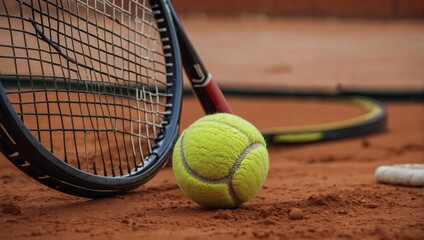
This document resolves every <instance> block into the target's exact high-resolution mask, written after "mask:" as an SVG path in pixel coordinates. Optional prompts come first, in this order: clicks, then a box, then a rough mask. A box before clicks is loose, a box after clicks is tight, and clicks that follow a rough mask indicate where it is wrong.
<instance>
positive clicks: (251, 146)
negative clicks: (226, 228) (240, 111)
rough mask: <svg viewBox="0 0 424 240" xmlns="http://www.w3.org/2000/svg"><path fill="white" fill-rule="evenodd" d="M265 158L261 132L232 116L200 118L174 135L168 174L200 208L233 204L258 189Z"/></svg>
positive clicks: (264, 174)
mask: <svg viewBox="0 0 424 240" xmlns="http://www.w3.org/2000/svg"><path fill="white" fill-rule="evenodd" d="M268 167H269V160H268V152H267V149H266V143H265V140H264V138H263V136H262V134H261V133H260V132H259V131H258V130H257V129H256V128H255V127H254V126H253V125H252V124H250V123H249V122H247V121H246V120H244V119H242V118H240V117H237V116H235V115H231V114H226V113H218V114H213V115H207V116H205V117H202V118H200V119H199V120H197V121H196V122H194V123H193V124H192V125H190V126H189V127H188V128H187V129H186V130H184V131H183V133H182V134H181V136H180V137H179V139H178V141H177V143H176V145H175V148H174V152H173V169H174V175H175V178H176V180H177V183H178V185H179V186H180V188H181V190H182V191H183V193H184V194H185V195H186V196H188V197H189V198H191V199H192V200H193V201H195V202H196V203H198V204H199V205H201V206H203V207H206V208H234V207H238V206H240V205H241V204H243V203H245V202H247V201H249V200H250V199H251V198H252V197H253V196H255V195H256V193H257V192H258V191H259V190H260V189H261V187H262V185H263V184H264V181H265V178H266V176H267V173H268Z"/></svg>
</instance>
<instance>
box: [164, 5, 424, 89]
mask: <svg viewBox="0 0 424 240" xmlns="http://www.w3.org/2000/svg"><path fill="white" fill-rule="evenodd" d="M172 3H173V5H174V7H175V8H176V10H177V12H178V14H179V16H180V17H181V18H182V22H183V24H184V26H185V28H186V30H187V32H188V33H189V35H190V38H191V39H192V40H193V42H194V44H195V46H196V48H197V49H198V51H199V52H200V54H201V56H202V58H203V59H204V61H205V63H206V65H207V67H208V68H209V70H210V71H211V72H212V74H213V75H214V76H215V79H216V80H217V82H218V83H219V84H221V85H230V86H254V87H263V86H268V87H278V88H295V89H297V88H302V89H304V88H312V89H324V90H329V91H333V90H335V89H338V88H340V87H342V88H365V89H388V90H402V91H410V90H414V91H417V90H419V91H424V0H297V1H292V0H262V1H253V0H231V1H228V0H214V1H208V0H173V1H172Z"/></svg>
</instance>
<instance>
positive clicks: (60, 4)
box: [0, 0, 385, 198]
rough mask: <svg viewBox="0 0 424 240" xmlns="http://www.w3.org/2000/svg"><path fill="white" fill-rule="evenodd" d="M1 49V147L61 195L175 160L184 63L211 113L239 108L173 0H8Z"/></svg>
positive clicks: (124, 183)
mask: <svg viewBox="0 0 424 240" xmlns="http://www.w3.org/2000/svg"><path fill="white" fill-rule="evenodd" d="M0 52H1V56H0V112H1V114H0V150H1V152H2V153H3V154H4V155H5V156H6V157H7V158H8V159H9V160H10V161H11V162H12V163H13V164H14V165H15V166H17V167H18V168H19V169H20V170H22V171H23V172H25V173H26V174H27V175H29V176H31V177H32V178H34V179H35V180H37V181H39V182H41V183H43V184H45V185H46V186H49V187H51V188H53V189H56V190H58V191H61V192H64V193H68V194H72V195H76V196H82V197H89V198H97V197H107V196H112V195H115V194H121V193H125V192H128V191H130V190H132V189H134V188H136V187H138V186H139V185H141V184H143V183H145V182H146V181H148V180H149V179H151V178H152V177H153V176H154V175H155V174H156V173H157V172H158V171H159V169H160V168H162V167H163V166H164V165H165V164H166V163H167V161H168V156H169V154H170V152H171V150H172V147H173V145H174V143H175V141H176V139H177V137H178V133H179V128H178V125H179V114H180V110H181V101H182V95H183V86H182V82H183V81H182V67H184V69H185V72H186V74H187V76H188V78H189V80H190V82H191V84H192V89H193V91H194V92H195V94H196V95H197V97H198V98H199V100H200V102H201V104H202V106H203V108H204V110H205V112H206V113H207V114H208V113H214V112H228V113H231V112H232V110H231V108H230V106H229V105H228V103H227V101H226V100H225V98H224V95H223V94H222V92H221V91H220V89H219V87H218V86H217V85H216V83H215V82H214V81H213V79H212V77H211V74H210V73H209V72H208V71H207V69H206V68H205V65H204V64H203V63H202V61H201V59H200V57H199V55H198V54H197V53H196V51H195V49H194V48H193V46H192V44H191V42H190V40H189V38H188V37H187V35H186V33H185V31H184V29H183V27H182V25H181V22H180V21H179V20H178V17H177V15H176V13H175V11H174V9H173V7H172V5H171V3H170V2H169V1H167V0H140V1H137V0H122V1H119V0H113V1H104V0H91V1H89V0H66V1H65V0H50V1H48V0H39V1H34V0H19V1H12V0H10V1H8V0H1V6H0ZM371 105H372V106H373V107H371V109H374V107H375V106H377V108H379V109H381V108H380V105H375V104H373V102H372V103H371ZM367 106H368V105H367ZM382 113H385V112H384V111H380V113H379V114H377V115H375V114H374V115H372V117H371V120H372V121H369V120H370V118H366V120H367V121H365V122H364V121H359V122H358V121H354V122H353V124H354V125H355V126H356V127H357V128H358V127H359V126H361V127H362V128H366V127H368V126H370V122H376V121H381V120H382V119H383V118H382V116H383V117H384V114H382ZM347 125H348V126H346V124H344V125H342V126H339V125H331V126H330V127H329V128H326V129H325V130H326V131H328V130H337V129H345V128H346V127H349V126H351V124H347ZM309 130H311V129H309ZM309 130H308V131H309ZM319 130H322V129H319ZM368 130H369V129H368ZM364 132H366V131H364ZM345 133H346V131H345ZM267 134H268V135H270V133H265V134H264V135H265V136H267ZM282 134H284V133H281V132H279V133H278V136H280V137H279V139H280V140H278V139H277V140H278V141H275V143H284V142H285V141H284V140H281V139H282V138H281V135H282ZM290 134H292V135H293V134H294V133H293V132H290ZM347 136H349V134H347V135H345V137H347ZM339 137H341V135H340V136H339ZM267 139H269V141H270V142H271V143H274V139H276V138H269V137H268V138H267ZM298 139H299V138H298ZM303 139H304V140H303V141H304V142H305V140H308V139H307V138H304V137H303ZM327 139H329V138H325V137H322V138H320V139H316V138H315V139H312V141H318V140H320V141H321V140H327ZM310 140H311V139H309V141H310ZM297 142H302V141H299V140H298V141H297ZM306 142H308V141H306Z"/></svg>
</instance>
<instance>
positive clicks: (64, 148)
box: [0, 0, 182, 198]
mask: <svg viewBox="0 0 424 240" xmlns="http://www.w3.org/2000/svg"><path fill="white" fill-rule="evenodd" d="M32 3H33V2H32V1H16V2H11V1H5V0H2V2H1V7H0V19H1V22H2V23H1V24H0V36H1V37H2V39H3V40H4V41H3V42H5V43H4V44H1V48H2V49H3V50H5V51H3V53H2V55H1V56H0V63H1V64H2V65H1V66H3V67H1V71H0V111H1V113H2V114H1V116H0V150H1V151H2V153H3V154H4V155H5V156H6V157H7V158H8V159H9V160H10V161H11V162H12V163H13V164H14V165H16V166H17V167H18V168H19V169H21V170H22V171H24V172H25V173H26V174H28V175H29V176H31V177H33V178H34V179H36V180H37V181H39V182H42V183H43V184H45V185H47V186H49V187H52V188H54V189H57V190H59V191H62V192H65V193H69V194H72V195H77V196H83V197H91V198H93V197H104V196H110V195H114V194H119V193H123V192H126V191H129V190H131V189H134V188H136V187H137V186H139V185H140V184H142V183H144V182H146V181H148V180H149V179H151V178H152V177H153V176H154V175H155V174H156V173H157V172H158V170H159V169H160V168H161V167H162V166H164V165H165V164H166V162H167V159H168V156H169V153H170V152H171V150H172V147H173V145H174V143H175V140H176V138H177V136H178V121H179V114H180V108H181V100H182V67H181V60H180V53H179V47H178V42H177V40H176V39H177V38H176V33H175V29H174V26H173V23H172V19H171V15H170V13H169V11H168V10H167V9H166V1H163V0H150V1H122V2H121V1H116V2H115V3H116V4H118V3H119V4H118V5H113V4H112V3H106V2H104V1H91V2H90V1H88V2H87V1H78V0H75V1H56V2H47V1H46V2H43V1H42V2H38V3H34V5H31V4H32ZM74 105H75V106H74ZM79 145H81V146H80V147H78V146H79Z"/></svg>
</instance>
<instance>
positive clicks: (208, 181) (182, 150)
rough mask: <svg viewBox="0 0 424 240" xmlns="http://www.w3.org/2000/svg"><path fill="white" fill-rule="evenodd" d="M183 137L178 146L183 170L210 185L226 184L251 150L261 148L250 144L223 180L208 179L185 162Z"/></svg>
mask: <svg viewBox="0 0 424 240" xmlns="http://www.w3.org/2000/svg"><path fill="white" fill-rule="evenodd" d="M184 137H185V134H183V135H182V136H181V144H180V154H181V160H182V162H183V165H184V168H185V169H187V171H188V172H189V173H190V175H192V176H193V177H195V178H197V179H198V180H201V181H203V182H205V183H211V184H219V183H226V184H228V183H229V182H230V180H231V178H232V177H233V175H234V173H235V172H236V171H237V169H238V168H239V167H240V164H241V162H242V161H243V159H244V158H245V157H246V155H247V154H249V153H250V152H251V151H252V150H254V149H256V148H258V147H259V146H262V144H261V143H252V144H250V145H249V146H247V147H246V148H245V149H244V150H243V151H242V152H241V154H240V155H239V156H238V157H237V159H236V161H235V162H234V165H233V166H232V167H231V169H230V172H229V173H228V174H227V175H226V176H225V177H223V178H220V179H215V180H213V179H209V178H205V177H203V176H200V175H199V174H198V173H197V172H195V171H194V170H193V169H191V167H190V166H189V165H188V163H187V161H186V157H185V154H184Z"/></svg>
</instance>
